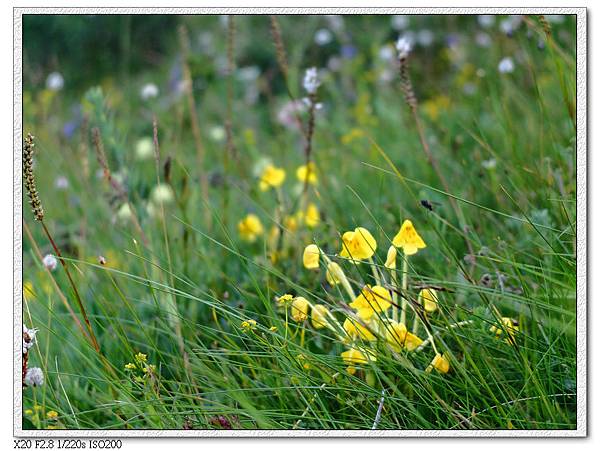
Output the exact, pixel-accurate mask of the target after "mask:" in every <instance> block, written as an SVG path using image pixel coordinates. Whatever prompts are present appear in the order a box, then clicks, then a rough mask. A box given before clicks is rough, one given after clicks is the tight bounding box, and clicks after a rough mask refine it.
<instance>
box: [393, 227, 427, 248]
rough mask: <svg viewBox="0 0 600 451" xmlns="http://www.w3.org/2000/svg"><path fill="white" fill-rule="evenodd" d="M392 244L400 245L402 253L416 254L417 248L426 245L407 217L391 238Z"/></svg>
mask: <svg viewBox="0 0 600 451" xmlns="http://www.w3.org/2000/svg"><path fill="white" fill-rule="evenodd" d="M392 244H393V245H394V246H396V247H401V248H402V250H403V251H404V255H413V254H416V253H417V252H418V250H419V249H423V248H425V247H427V245H426V244H425V242H424V241H423V239H422V238H421V237H420V236H419V234H418V233H417V231H416V229H415V227H414V226H413V223H412V222H411V221H410V220H409V219H407V220H406V221H404V222H403V223H402V227H400V231H399V232H398V233H397V234H396V236H395V237H394V239H393V240H392Z"/></svg>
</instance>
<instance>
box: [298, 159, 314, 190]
mask: <svg viewBox="0 0 600 451" xmlns="http://www.w3.org/2000/svg"><path fill="white" fill-rule="evenodd" d="M296 177H298V180H300V181H301V182H302V183H306V182H307V181H308V183H310V184H311V185H316V184H317V171H316V166H315V164H314V163H313V162H312V161H311V162H310V163H308V166H307V165H302V166H300V167H299V168H298V169H297V170H296Z"/></svg>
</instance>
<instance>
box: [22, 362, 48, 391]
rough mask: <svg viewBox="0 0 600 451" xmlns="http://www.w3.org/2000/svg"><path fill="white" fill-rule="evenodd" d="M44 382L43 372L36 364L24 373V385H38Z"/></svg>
mask: <svg viewBox="0 0 600 451" xmlns="http://www.w3.org/2000/svg"><path fill="white" fill-rule="evenodd" d="M43 384H44V372H43V371H42V369H41V368H38V367H37V366H35V367H33V368H29V369H28V370H27V374H26V375H25V385H27V386H28V387H39V386H40V385H43Z"/></svg>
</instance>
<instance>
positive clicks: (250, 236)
mask: <svg viewBox="0 0 600 451" xmlns="http://www.w3.org/2000/svg"><path fill="white" fill-rule="evenodd" d="M263 230H264V229H263V226H262V223H261V222H260V219H258V216H256V215H255V214H252V213H250V214H249V215H247V216H246V217H245V218H244V219H242V220H241V221H240V222H239V223H238V232H239V234H240V236H241V237H242V239H243V240H245V241H249V242H250V243H252V242H254V241H256V238H257V237H258V236H259V235H262V233H263Z"/></svg>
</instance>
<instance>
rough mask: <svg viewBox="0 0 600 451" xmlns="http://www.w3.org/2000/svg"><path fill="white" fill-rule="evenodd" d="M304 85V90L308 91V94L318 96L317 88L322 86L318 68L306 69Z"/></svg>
mask: <svg viewBox="0 0 600 451" xmlns="http://www.w3.org/2000/svg"><path fill="white" fill-rule="evenodd" d="M302 84H303V86H304V89H306V92H308V93H309V94H316V92H317V88H318V87H319V86H320V85H321V82H320V81H319V74H318V73H317V68H316V67H311V68H309V69H306V73H305V74H304V81H303V83H302Z"/></svg>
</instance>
